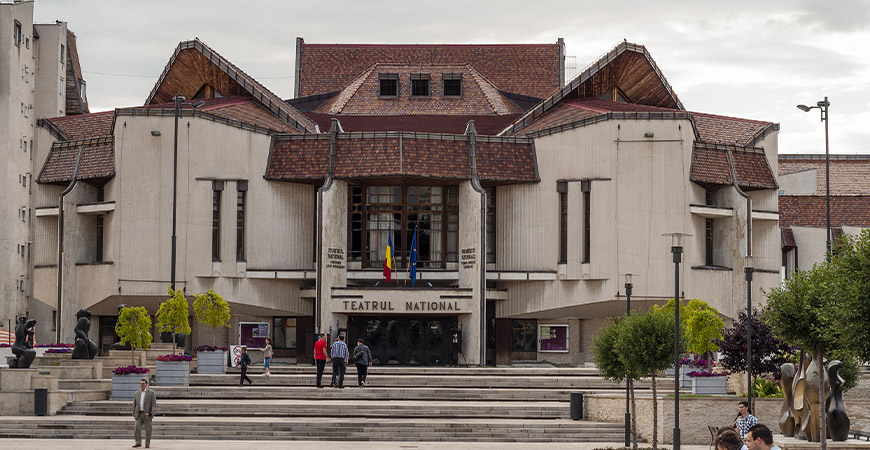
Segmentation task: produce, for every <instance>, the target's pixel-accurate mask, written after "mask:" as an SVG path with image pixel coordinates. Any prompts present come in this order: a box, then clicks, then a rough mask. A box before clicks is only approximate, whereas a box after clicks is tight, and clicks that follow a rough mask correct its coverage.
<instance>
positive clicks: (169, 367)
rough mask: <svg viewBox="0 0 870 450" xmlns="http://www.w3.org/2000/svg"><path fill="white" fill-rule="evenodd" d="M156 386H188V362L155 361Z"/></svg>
mask: <svg viewBox="0 0 870 450" xmlns="http://www.w3.org/2000/svg"><path fill="white" fill-rule="evenodd" d="M156 381H157V386H188V385H190V362H189V361H157V380H156Z"/></svg>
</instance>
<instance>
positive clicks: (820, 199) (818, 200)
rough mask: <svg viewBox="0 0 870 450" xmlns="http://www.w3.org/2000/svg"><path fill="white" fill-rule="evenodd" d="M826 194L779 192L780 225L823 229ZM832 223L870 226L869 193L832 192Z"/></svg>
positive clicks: (833, 224)
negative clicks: (838, 193) (834, 193)
mask: <svg viewBox="0 0 870 450" xmlns="http://www.w3.org/2000/svg"><path fill="white" fill-rule="evenodd" d="M825 222H826V206H825V196H824V195H780V196H779V226H780V227H815V228H824V227H825ZM831 226H832V227H842V226H853V227H861V228H868V227H870V196H868V195H831Z"/></svg>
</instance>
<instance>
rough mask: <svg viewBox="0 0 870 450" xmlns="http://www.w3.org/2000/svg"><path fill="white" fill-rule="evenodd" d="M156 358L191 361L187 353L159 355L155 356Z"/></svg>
mask: <svg viewBox="0 0 870 450" xmlns="http://www.w3.org/2000/svg"><path fill="white" fill-rule="evenodd" d="M157 360H158V361H163V362H190V361H193V358H191V357H190V356H187V355H160V356H158V357H157Z"/></svg>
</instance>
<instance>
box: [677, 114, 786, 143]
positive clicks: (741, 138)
mask: <svg viewBox="0 0 870 450" xmlns="http://www.w3.org/2000/svg"><path fill="white" fill-rule="evenodd" d="M692 116H694V118H695V126H696V127H697V129H698V135H699V137H700V140H702V141H704V142H709V143H712V144H727V145H739V146H752V145H754V144H755V143H756V141H757V140H758V138H760V137H762V136H763V134H764V133H765V131H766V130H767V129H768V128H769V127H773V126H775V125H774V124H773V123H771V122H763V121H760V120H749V119H739V118H736V117H725V116H717V115H714V114H705V113H699V112H693V113H692Z"/></svg>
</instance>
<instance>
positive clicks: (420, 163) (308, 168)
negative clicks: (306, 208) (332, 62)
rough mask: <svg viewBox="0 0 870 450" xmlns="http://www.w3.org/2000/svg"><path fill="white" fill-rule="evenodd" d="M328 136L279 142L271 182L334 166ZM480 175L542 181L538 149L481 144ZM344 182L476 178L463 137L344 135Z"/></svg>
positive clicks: (339, 162)
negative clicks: (411, 178) (356, 180)
mask: <svg viewBox="0 0 870 450" xmlns="http://www.w3.org/2000/svg"><path fill="white" fill-rule="evenodd" d="M329 145H330V144H329V140H328V135H317V136H308V135H306V136H300V137H298V138H287V137H283V138H282V137H276V138H275V139H274V140H273V145H272V151H271V154H270V156H269V165H268V167H267V169H266V178H267V179H272V180H286V181H305V180H309V181H316V180H321V179H324V178H326V176H327V173H328V167H329ZM477 157H478V159H477V161H478V174H479V177H480V178H481V180H483V181H487V182H507V183H519V182H534V181H537V180H538V177H537V170H536V169H537V168H536V161H535V155H534V146H533V144H532V143H531V142H530V141H526V140H519V141H517V140H501V139H498V140H495V141H492V142H490V141H489V140H487V139H480V140H478V141H477ZM334 176H335V177H336V178H340V179H358V178H372V177H379V178H391V177H421V178H444V179H455V180H467V179H470V178H471V169H470V166H469V144H468V140H467V137H466V136H463V135H428V134H420V133H372V134H361V133H342V134H339V135H338V139H337V148H336V160H335V173H334Z"/></svg>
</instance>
